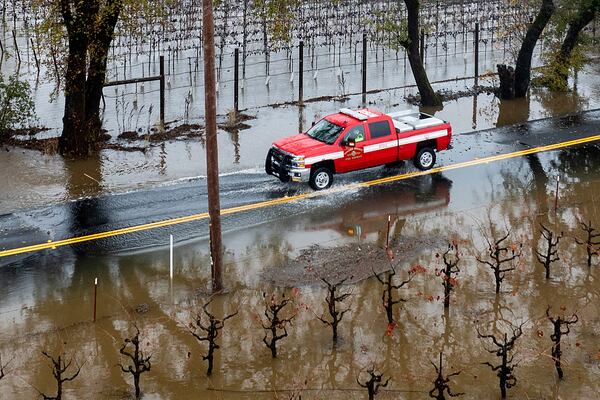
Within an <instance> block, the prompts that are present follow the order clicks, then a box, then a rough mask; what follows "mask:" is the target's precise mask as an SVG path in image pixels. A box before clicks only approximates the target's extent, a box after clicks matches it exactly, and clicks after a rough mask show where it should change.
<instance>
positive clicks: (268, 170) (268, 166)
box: [265, 149, 273, 175]
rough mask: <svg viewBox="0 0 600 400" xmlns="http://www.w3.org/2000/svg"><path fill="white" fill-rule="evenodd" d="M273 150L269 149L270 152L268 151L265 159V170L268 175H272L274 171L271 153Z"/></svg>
mask: <svg viewBox="0 0 600 400" xmlns="http://www.w3.org/2000/svg"><path fill="white" fill-rule="evenodd" d="M272 151H273V150H271V149H269V152H268V153H267V158H266V160H265V172H266V173H267V175H271V174H272V172H273V169H272V168H271V153H272Z"/></svg>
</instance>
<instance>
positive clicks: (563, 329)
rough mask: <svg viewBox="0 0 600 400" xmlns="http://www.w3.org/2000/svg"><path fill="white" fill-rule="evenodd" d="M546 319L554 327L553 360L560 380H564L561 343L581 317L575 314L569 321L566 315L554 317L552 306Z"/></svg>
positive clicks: (552, 338) (552, 337)
mask: <svg viewBox="0 0 600 400" xmlns="http://www.w3.org/2000/svg"><path fill="white" fill-rule="evenodd" d="M546 317H547V318H548V320H549V321H550V322H551V323H552V326H553V327H554V332H553V333H552V335H550V339H551V340H552V342H554V344H553V345H552V359H553V360H554V366H555V367H556V372H558V378H559V379H562V378H563V376H564V373H563V370H562V366H561V357H562V350H561V349H560V341H561V339H562V336H563V335H568V334H569V333H570V332H571V328H570V325H573V324H575V323H577V321H579V317H578V316H577V314H575V313H573V315H572V316H571V318H569V319H566V318H565V317H564V315H563V316H556V317H554V316H552V315H550V306H548V308H546Z"/></svg>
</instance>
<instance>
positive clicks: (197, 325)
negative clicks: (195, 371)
mask: <svg viewBox="0 0 600 400" xmlns="http://www.w3.org/2000/svg"><path fill="white" fill-rule="evenodd" d="M213 300H214V297H213V298H211V299H210V300H209V301H208V302H206V304H204V306H203V307H202V310H203V312H204V315H206V317H207V318H208V324H206V325H205V324H204V323H203V322H202V321H203V316H202V313H197V314H196V318H195V319H194V322H192V323H190V325H189V331H190V333H191V334H192V335H193V336H194V337H195V338H196V339H197V340H198V341H200V342H208V353H207V354H206V355H205V356H202V359H203V360H205V361H208V369H207V371H206V375H210V374H212V370H213V360H214V356H215V351H216V350H218V349H219V348H220V347H219V345H218V344H217V337H218V336H219V331H220V330H222V329H223V327H224V326H225V321H227V320H228V319H230V318H233V317H235V316H236V315H237V314H238V311H236V312H234V313H233V314H230V315H227V316H226V317H225V318H223V319H218V318H217V317H216V316H215V315H214V314H212V313H211V312H210V311H208V306H209V305H210V303H212V301H213ZM199 332H205V334H206V336H201V334H200V333H199Z"/></svg>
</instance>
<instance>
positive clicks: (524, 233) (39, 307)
mask: <svg viewBox="0 0 600 400" xmlns="http://www.w3.org/2000/svg"><path fill="white" fill-rule="evenodd" d="M598 160H600V157H599V149H598V147H597V146H593V145H590V146H586V147H581V148H576V149H567V150H561V151H555V152H551V153H544V154H539V155H531V156H528V157H525V158H519V159H514V160H508V161H502V162H500V163H497V164H493V165H488V166H483V167H480V168H476V169H475V168H471V169H468V170H456V171H452V172H448V173H444V174H442V175H436V176H432V177H423V178H426V179H422V178H418V179H414V180H410V181H405V182H397V183H393V184H388V185H385V186H383V187H379V188H377V187H375V188H370V189H362V190H357V191H353V192H348V193H343V194H341V195H339V196H335V198H326V200H327V201H325V202H320V201H319V202H317V203H315V202H312V203H311V201H310V200H307V203H306V204H304V207H302V208H303V209H304V211H303V212H297V211H295V212H291V213H290V212H286V211H287V210H290V209H289V208H288V207H287V206H282V207H280V208H277V209H274V210H273V212H275V213H276V215H278V220H277V222H276V223H269V222H266V223H263V224H258V225H256V224H253V225H247V226H245V227H242V226H243V224H240V223H239V222H238V224H237V225H238V229H235V230H231V231H229V232H228V233H227V234H226V235H225V237H224V242H225V244H226V254H227V256H226V260H227V261H226V265H227V266H226V273H225V282H226V286H227V293H225V294H222V295H218V296H216V297H214V299H213V300H212V303H211V304H210V305H209V307H208V311H209V312H210V313H211V314H214V315H215V316H216V317H217V318H223V317H225V316H227V315H230V314H233V313H235V312H237V314H236V315H235V316H233V317H232V318H230V319H228V320H227V321H225V323H224V328H223V329H222V330H221V331H220V334H219V339H218V344H219V345H220V348H219V349H218V350H217V351H216V354H215V359H214V371H213V374H212V375H211V376H210V377H207V376H206V368H207V363H206V361H203V360H202V357H203V356H204V355H206V343H205V342H199V341H198V340H197V339H196V338H195V337H194V336H193V335H192V334H191V332H190V331H193V332H194V333H197V334H198V335H199V336H202V334H201V331H200V329H199V328H198V326H197V324H196V322H195V316H196V315H197V313H202V305H204V304H206V302H207V301H208V300H209V298H210V297H209V291H208V287H209V281H210V272H209V269H210V268H209V262H208V258H207V243H206V241H205V240H201V241H195V240H192V241H186V242H181V243H180V244H178V245H177V246H176V248H175V259H174V261H175V271H174V272H175V274H174V278H173V280H172V281H170V280H169V271H168V257H169V255H168V248H158V249H156V250H151V251H137V252H130V253H128V254H127V253H119V254H105V253H103V252H102V251H100V249H101V246H99V247H98V249H97V251H95V252H94V247H93V246H92V247H89V246H88V247H85V248H81V249H80V250H83V249H85V251H78V248H74V249H72V251H70V253H57V255H56V256H53V252H48V253H45V254H37V255H34V256H32V257H29V258H26V259H24V260H21V261H16V262H15V263H14V264H12V265H8V266H6V267H3V268H2V270H1V271H0V275H1V276H0V280H1V282H2V291H3V293H4V294H5V295H4V296H3V299H2V300H0V314H1V315H2V322H1V328H0V332H1V333H0V354H1V355H2V360H3V363H6V362H7V361H9V360H12V361H11V362H10V363H9V365H8V367H7V368H6V372H7V374H6V376H5V377H4V378H2V379H1V380H0V393H2V395H3V396H6V397H8V398H14V399H26V398H27V399H28V398H31V397H32V396H35V395H36V394H37V391H38V390H39V391H41V392H44V393H52V390H53V389H52V388H53V379H52V378H51V375H50V373H49V367H48V362H49V360H48V359H47V358H46V357H45V356H43V355H42V353H41V352H42V351H47V352H49V354H51V355H53V356H56V355H58V354H59V353H60V352H62V351H64V352H65V353H66V356H67V358H68V359H70V358H73V360H74V361H73V364H72V367H71V368H72V369H71V370H70V371H72V372H70V373H73V372H74V371H75V370H76V369H77V368H78V367H79V366H80V367H81V372H80V374H79V376H78V377H77V378H76V379H74V380H73V381H70V382H66V383H65V396H66V397H67V398H81V397H87V398H91V399H93V398H98V399H100V398H103V399H104V398H127V397H128V396H130V395H131V393H132V388H131V376H130V375H128V374H124V373H122V371H121V369H120V368H119V367H117V364H124V365H126V363H127V362H128V361H129V359H128V358H127V357H126V356H123V355H121V354H120V353H119V349H120V348H121V347H122V346H123V344H124V343H125V342H124V339H125V338H130V339H131V338H132V337H133V336H132V335H135V328H134V326H137V327H138V328H139V330H140V343H141V348H142V350H143V351H144V354H146V355H151V359H150V360H151V364H152V365H151V369H150V371H148V372H146V373H144V374H142V377H141V388H142V392H143V394H144V398H147V399H152V398H157V399H158V398H161V399H163V398H190V399H191V398H198V397H203V398H223V399H244V398H265V399H273V398H277V399H290V398H297V397H298V396H299V395H301V396H302V398H315V399H316V398H323V397H325V396H326V397H329V398H332V399H347V398H357V399H358V398H365V397H366V389H363V388H361V387H360V386H359V384H358V383H357V381H356V380H357V378H358V379H359V380H360V381H361V382H362V383H364V381H365V380H366V379H368V376H369V375H368V373H367V371H368V369H369V368H371V367H374V368H375V369H376V370H377V371H379V372H381V373H383V376H384V380H386V379H387V378H389V379H390V381H389V383H388V385H387V386H386V387H385V388H382V389H381V391H380V394H379V395H378V396H377V398H382V399H385V398H403V399H421V398H424V397H426V396H427V393H428V392H429V391H430V390H431V389H432V388H433V381H434V379H435V377H436V375H437V374H436V372H435V369H434V367H433V366H432V365H431V363H430V361H432V362H434V363H436V364H437V363H438V362H439V359H438V357H439V353H440V352H443V355H444V375H446V374H450V373H453V372H458V371H461V373H460V374H459V375H456V376H453V377H451V380H450V383H449V385H450V387H451V388H452V390H453V391H454V392H464V393H465V395H464V396H463V397H464V398H473V399H475V398H496V397H498V396H499V387H498V378H497V377H496V373H495V372H493V371H492V370H491V369H490V368H489V366H487V365H483V364H482V363H484V362H489V363H491V364H492V365H494V366H495V365H497V364H498V362H499V359H498V358H497V357H496V356H495V354H494V353H491V352H488V351H487V350H486V349H488V350H493V349H495V346H494V343H493V341H492V340H491V339H486V338H481V337H479V336H485V335H495V336H496V338H497V340H499V341H500V342H502V340H503V336H502V335H503V334H504V333H507V335H508V339H510V338H511V337H512V336H513V335H515V336H518V338H517V339H515V346H514V348H513V349H512V350H511V351H510V353H511V354H512V355H514V359H513V360H512V364H513V365H514V366H515V369H514V370H513V371H512V374H513V375H514V376H515V377H516V381H515V383H516V385H515V386H514V387H512V388H510V389H508V393H509V396H510V397H512V398H527V397H529V398H537V397H542V398H558V397H560V398H592V397H594V396H595V393H597V391H598V390H599V389H600V388H599V387H598V382H599V381H598V379H597V378H598V374H599V373H600V358H599V356H598V354H599V353H598V352H599V351H600V341H599V340H598V335H599V332H600V330H599V329H600V319H599V316H598V313H597V305H598V300H599V299H598V294H599V289H600V287H599V286H598V276H597V275H598V273H597V272H598V271H597V268H598V261H599V260H598V257H597V255H596V254H597V251H598V248H597V246H596V245H592V246H591V247H586V245H585V244H584V245H582V244H579V243H578V242H585V240H586V232H585V231H584V230H583V229H582V227H583V226H582V225H581V224H580V222H583V223H585V224H591V226H592V227H600V215H599V214H598V213H599V210H598V204H597V199H596V196H595V194H596V190H595V188H596V187H597V185H598V182H599V181H600V176H599V175H598V170H599V169H598V166H599V165H598ZM557 175H559V176H560V182H559V185H558V190H559V192H558V202H557V203H555V201H556V200H555V198H556V197H555V195H556V187H557V186H556V180H555V176H557ZM474 182H480V183H479V184H477V185H475V184H474ZM381 196H383V197H381ZM375 198H376V199H378V201H373V199H375ZM555 204H557V207H556V208H555ZM388 215H390V216H391V221H392V224H391V229H390V232H391V233H390V248H391V249H392V251H393V255H394V259H393V261H391V262H389V261H388V260H389V252H386V250H385V249H384V247H385V243H386V230H387V228H386V227H387V220H388ZM258 217H261V218H262V219H264V220H265V221H269V220H270V218H271V217H269V215H268V212H267V211H265V212H259V214H258ZM236 218H237V217H236ZM259 220H260V218H259ZM542 225H543V226H545V227H546V228H548V229H549V230H550V231H552V232H553V234H555V235H561V234H562V238H561V239H560V242H559V244H558V246H557V247H556V249H557V250H558V255H559V256H560V260H559V261H556V262H553V263H552V264H551V269H550V277H549V278H546V277H545V270H544V267H543V266H542V264H540V262H539V261H538V260H537V258H536V256H535V251H536V250H538V251H540V253H545V249H546V247H545V243H546V240H545V239H544V237H543V236H542V235H543V233H542ZM173 233H174V234H175V235H176V236H177V232H176V231H175V232H173ZM157 234H163V235H164V234H167V232H164V231H163V232H162V233H161V232H158V233H157ZM505 235H507V239H506V240H505V241H503V242H500V244H501V245H506V248H507V249H508V251H507V252H506V253H505V255H506V257H507V258H511V257H512V256H513V255H516V257H514V260H511V261H510V262H507V263H505V264H503V269H507V271H505V272H504V280H502V282H501V285H500V293H498V294H496V293H495V280H494V276H493V274H492V269H491V268H489V267H488V266H487V265H486V264H485V261H490V262H492V263H493V260H492V258H490V257H489V254H488V253H489V251H488V241H489V242H490V243H492V244H493V243H496V242H497V241H498V240H499V239H501V238H502V237H504V236H505ZM449 243H452V244H453V246H454V247H453V248H450V249H449V247H448V244H449ZM315 245H317V247H314V246H315ZM455 247H458V249H459V250H458V255H459V258H460V260H459V261H458V264H457V265H456V266H457V267H458V270H459V271H456V272H455V273H454V274H453V275H452V277H451V278H452V280H451V282H452V290H451V292H450V296H449V300H450V301H449V308H448V309H446V310H445V309H444V304H443V302H444V286H443V283H444V282H445V280H444V279H443V278H442V275H441V272H440V271H441V270H442V268H444V266H445V263H444V261H443V259H444V258H443V254H444V253H445V252H446V251H447V250H449V252H448V254H447V256H448V257H449V260H453V259H454V258H453V257H454V256H455V255H456V253H455V250H454V249H455ZM588 248H589V249H591V251H592V258H591V262H592V265H591V267H588V265H587V254H588V252H587V249H588ZM59 254H60V256H59ZM478 259H479V260H481V261H478ZM391 265H393V266H394V267H395V269H396V276H395V277H393V279H395V280H396V281H395V282H396V284H400V283H401V282H402V281H405V280H409V277H411V276H412V278H411V279H410V282H409V283H407V284H405V285H404V286H403V287H402V288H401V289H398V290H397V291H396V290H394V291H393V296H394V299H396V300H398V299H400V298H401V299H404V300H406V301H401V302H399V303H398V304H397V305H395V307H394V309H393V311H392V318H393V322H392V323H390V322H389V321H388V318H387V316H386V311H385V307H384V303H382V293H383V289H384V287H383V285H382V284H381V283H380V281H379V280H377V279H375V278H374V277H373V273H374V272H377V273H380V274H381V275H380V276H379V277H380V279H381V280H383V281H384V282H385V280H386V279H388V277H389V275H387V274H386V272H385V271H389V270H390V266H391ZM94 278H98V282H99V284H98V303H97V304H98V306H97V321H96V323H92V322H91V319H92V311H93V282H94ZM320 278H325V279H326V280H327V281H329V282H332V283H337V282H339V281H341V280H343V279H347V281H346V284H344V285H343V286H341V287H340V288H339V293H340V294H343V293H350V294H351V295H350V296H349V297H347V298H346V299H344V301H343V302H341V303H338V306H339V307H340V308H339V310H346V309H347V310H348V312H347V313H345V314H344V317H343V318H342V321H341V322H340V324H339V327H338V335H339V338H338V340H337V342H336V343H335V344H334V342H333V341H332V331H331V327H330V326H328V325H326V324H324V323H323V322H321V321H320V320H319V319H318V317H322V318H323V319H325V320H328V321H331V320H330V319H329V318H330V317H329V314H328V311H327V306H326V304H325V298H326V295H327V290H326V288H325V284H324V283H323V282H322V281H321V280H320ZM284 293H285V295H286V298H289V299H290V300H291V303H290V304H289V305H288V306H287V307H286V308H284V310H283V311H282V313H281V317H282V318H291V317H292V316H293V317H294V318H293V323H291V324H289V325H287V324H286V329H287V332H288V336H287V337H285V338H283V339H281V340H280V341H279V342H278V343H277V350H278V351H277V358H276V359H274V358H272V356H271V351H270V350H269V349H268V348H267V347H266V346H265V344H264V343H263V341H262V340H263V337H264V335H265V330H264V329H263V326H261V320H262V324H263V325H264V324H267V323H268V321H267V320H266V317H265V316H264V310H265V305H267V306H268V305H269V304H272V303H271V295H272V294H275V295H276V296H277V297H276V299H277V301H280V300H281V297H280V296H281V295H283V294H284ZM546 312H548V315H550V317H552V318H554V319H556V318H558V317H561V318H562V317H564V320H568V321H572V320H574V318H575V317H574V315H576V316H577V319H578V321H577V323H574V324H571V325H569V327H570V332H569V333H568V334H565V335H563V336H562V342H561V346H562V347H561V349H562V350H561V351H562V369H563V371H564V379H563V380H562V381H559V380H558V378H557V375H556V371H555V366H554V362H553V357H552V348H553V341H552V338H551V335H552V333H553V325H552V323H551V321H550V320H549V318H548V316H547V315H546ZM201 324H203V325H205V324H207V320H206V319H203V320H202V321H201ZM519 326H522V329H521V331H522V333H521V334H519V329H517V328H518V327H519ZM478 331H479V334H478ZM281 332H282V331H280V332H279V333H281ZM267 339H268V337H267ZM267 341H268V340H267ZM130 345H131V343H130V344H129V346H130ZM294 396H296V397H294Z"/></svg>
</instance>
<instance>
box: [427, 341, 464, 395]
mask: <svg viewBox="0 0 600 400" xmlns="http://www.w3.org/2000/svg"><path fill="white" fill-rule="evenodd" d="M431 365H433V368H435V372H436V374H437V377H436V378H435V381H433V389H431V390H430V391H429V397H431V398H432V399H436V400H446V396H445V394H444V393H446V394H448V396H450V397H459V396H462V395H463V394H464V393H452V391H451V390H450V386H449V385H448V383H450V378H451V377H453V376H457V375H459V374H460V373H461V371H458V372H453V373H451V374H449V375H444V366H443V353H442V352H440V362H439V366H438V365H436V364H434V363H433V362H431Z"/></svg>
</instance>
